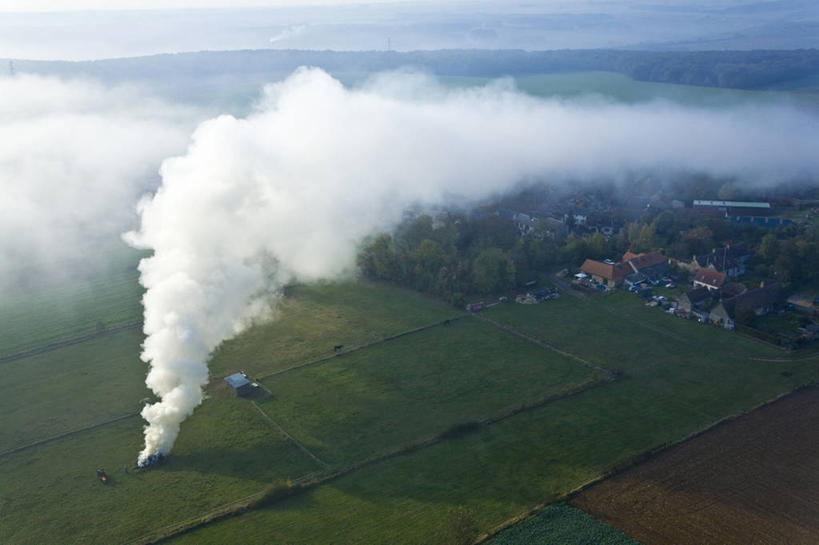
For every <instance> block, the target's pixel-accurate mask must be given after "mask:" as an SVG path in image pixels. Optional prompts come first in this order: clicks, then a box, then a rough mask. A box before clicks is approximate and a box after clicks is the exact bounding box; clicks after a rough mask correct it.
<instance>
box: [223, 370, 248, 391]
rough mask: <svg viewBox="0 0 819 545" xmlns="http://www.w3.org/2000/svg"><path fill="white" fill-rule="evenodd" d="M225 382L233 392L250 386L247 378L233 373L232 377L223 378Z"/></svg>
mask: <svg viewBox="0 0 819 545" xmlns="http://www.w3.org/2000/svg"><path fill="white" fill-rule="evenodd" d="M225 382H227V383H228V384H230V386H231V387H232V388H233V389H234V390H238V389H239V388H241V387H242V386H245V385H247V384H250V381H249V380H247V377H245V376H244V375H243V374H242V373H233V374H232V375H230V376H227V377H225Z"/></svg>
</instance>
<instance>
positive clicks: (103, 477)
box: [97, 468, 108, 484]
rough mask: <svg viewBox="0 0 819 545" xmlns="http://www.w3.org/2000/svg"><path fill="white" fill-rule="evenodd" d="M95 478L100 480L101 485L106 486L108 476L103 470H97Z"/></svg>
mask: <svg viewBox="0 0 819 545" xmlns="http://www.w3.org/2000/svg"><path fill="white" fill-rule="evenodd" d="M97 478H98V479H99V480H100V482H101V483H102V484H108V475H106V474H105V470H104V469H102V468H100V469H97Z"/></svg>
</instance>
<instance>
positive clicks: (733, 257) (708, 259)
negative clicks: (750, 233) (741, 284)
mask: <svg viewBox="0 0 819 545" xmlns="http://www.w3.org/2000/svg"><path fill="white" fill-rule="evenodd" d="M750 257H751V253H750V252H749V251H748V247H747V246H746V245H745V244H744V243H739V244H728V245H726V246H725V247H723V248H714V249H713V250H712V251H711V252H710V253H707V254H702V255H695V256H692V258H691V261H690V262H689V263H679V265H680V267H682V268H684V269H686V270H688V271H690V272H692V273H696V272H697V271H698V270H700V269H705V268H711V269H714V270H716V271H718V272H721V273H725V274H727V275H728V276H730V277H734V278H735V277H737V276H740V275H743V274H745V263H747V261H748V260H749V259H750Z"/></svg>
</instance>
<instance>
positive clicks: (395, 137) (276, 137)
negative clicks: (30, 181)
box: [126, 69, 819, 461]
mask: <svg viewBox="0 0 819 545" xmlns="http://www.w3.org/2000/svg"><path fill="white" fill-rule="evenodd" d="M817 121H818V119H817V117H816V115H815V114H811V113H805V112H801V111H797V110H795V109H792V108H787V107H774V106H770V107H761V106H760V107H752V106H743V107H736V108H728V109H723V110H714V109H698V108H690V107H681V106H678V105H673V104H669V103H662V102H655V103H648V104H640V105H623V104H610V103H602V102H597V103H595V102H589V101H584V102H581V103H575V102H571V101H556V100H549V101H547V100H540V99H535V98H532V97H530V96H527V95H524V94H522V93H519V92H518V91H517V90H516V89H515V88H514V85H513V84H512V82H511V80H499V81H496V82H493V83H492V84H490V85H488V86H485V87H480V88H470V89H451V88H444V87H442V86H440V85H439V84H438V83H437V82H436V81H434V80H432V79H430V78H428V77H425V76H419V75H415V74H407V73H390V74H382V75H380V76H378V77H376V78H373V79H372V80H370V81H369V82H368V83H366V84H365V85H363V86H362V87H361V88H358V89H354V90H350V89H347V88H345V87H344V86H343V85H342V84H341V83H339V82H338V81H337V80H335V79H333V78H332V77H331V76H329V75H328V74H327V73H325V72H324V71H322V70H319V69H301V70H299V71H297V72H296V73H295V74H293V75H292V76H291V77H290V78H288V79H287V80H286V81H284V82H281V83H277V84H273V85H270V86H268V87H266V88H265V91H264V95H263V97H262V99H261V100H260V101H259V104H258V107H257V109H256V111H255V112H254V113H252V114H251V115H248V116H247V117H244V118H236V117H233V116H227V115H225V116H220V117H217V118H214V119H211V120H209V121H206V122H204V123H202V124H201V125H199V127H198V128H197V129H196V131H195V132H194V133H193V136H192V143H191V145H190V147H189V148H188V150H187V152H186V153H185V154H184V155H182V156H179V157H175V158H172V159H168V160H166V161H165V162H164V163H163V164H162V168H161V175H162V185H161V187H160V188H159V189H158V190H157V191H156V193H155V194H154V195H153V196H152V197H150V198H146V199H145V200H143V201H142V202H141V204H140V208H139V209H140V214H141V227H140V229H139V230H137V231H134V232H132V233H129V234H128V235H127V236H126V239H127V240H128V241H129V242H130V243H131V244H132V245H134V246H135V247H137V248H141V249H145V250H150V251H153V256H152V257H150V258H146V259H144V260H143V261H142V262H141V264H140V271H141V282H142V284H143V285H144V286H145V287H146V288H147V294H146V297H145V299H144V303H145V326H144V330H145V333H146V335H147V338H146V341H145V344H144V351H143V354H142V358H143V360H145V361H146V362H150V364H151V371H150V373H149V375H148V378H147V384H148V386H149V387H150V388H151V389H152V390H153V391H154V393H155V394H156V395H157V396H159V397H160V398H161V401H159V402H157V403H155V404H153V405H149V406H146V407H145V409H144V410H143V412H142V415H143V417H144V418H145V419H146V420H147V421H148V423H149V426H148V427H147V428H146V432H145V436H146V445H145V449H144V450H143V451H142V452H141V453H140V460H141V461H145V460H149V459H151V458H150V457H151V456H152V455H154V454H157V453H163V454H164V453H167V452H168V451H169V450H170V449H171V447H172V445H173V442H174V440H175V438H176V436H177V434H178V432H179V426H180V424H181V422H182V421H183V420H184V419H185V418H186V417H187V416H188V415H190V414H191V412H192V411H193V410H194V408H195V407H196V406H197V405H198V404H199V403H201V401H202V395H203V393H202V387H203V386H204V385H205V384H206V382H207V379H208V371H207V367H206V363H205V362H206V361H207V359H208V357H209V354H210V353H211V351H212V350H213V349H214V348H215V347H216V346H218V345H219V344H220V343H221V342H222V341H224V340H225V339H228V338H230V337H231V336H233V335H235V334H236V333H237V332H239V331H241V330H242V329H243V328H244V327H246V326H247V324H249V323H252V322H253V320H254V319H264V318H266V317H267V316H269V314H270V310H271V308H272V306H273V305H275V301H276V294H277V293H278V291H279V289H280V288H281V287H282V286H283V285H284V283H286V282H288V281H290V280H293V279H297V280H300V281H312V280H317V279H325V278H334V277H339V276H343V275H347V274H352V272H353V266H354V258H355V253H356V248H357V246H358V244H360V242H361V240H362V239H363V238H364V237H366V236H368V235H371V234H373V233H375V232H378V231H383V230H389V229H391V228H392V227H394V226H395V225H396V224H397V223H398V222H399V221H400V220H401V217H402V213H403V211H404V210H405V209H406V208H407V207H409V206H421V207H432V206H441V205H447V204H454V205H458V206H461V207H463V206H468V205H469V203H473V202H476V201H478V200H481V199H485V198H487V197H488V196H491V195H495V194H500V193H503V192H505V191H509V190H511V189H514V188H517V187H519V186H520V183H521V182H522V181H524V180H531V181H544V180H546V181H549V182H552V183H560V182H559V181H560V180H569V179H571V180H574V181H576V182H583V181H594V180H600V179H607V180H612V179H613V180H617V181H618V182H619V183H620V184H621V186H622V187H623V189H624V190H625V191H628V187H629V183H630V181H631V180H634V179H635V176H640V175H644V174H645V173H647V172H651V173H655V174H656V173H658V172H666V173H668V175H670V176H679V175H685V174H696V175H704V176H709V177H714V178H730V179H736V180H740V181H741V183H743V184H749V185H753V186H757V187H764V186H765V185H766V184H772V183H774V182H780V181H782V180H797V181H800V180H801V181H806V180H811V181H813V182H815V181H816V178H815V176H816V172H817V167H819V156H817V154H816V153H815V142H816V141H818V140H817V139H818V138H819V123H817Z"/></svg>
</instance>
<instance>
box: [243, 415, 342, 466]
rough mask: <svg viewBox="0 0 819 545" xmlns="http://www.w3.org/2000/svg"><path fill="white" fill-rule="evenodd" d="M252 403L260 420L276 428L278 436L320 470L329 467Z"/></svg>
mask: <svg viewBox="0 0 819 545" xmlns="http://www.w3.org/2000/svg"><path fill="white" fill-rule="evenodd" d="M252 403H253V408H255V409H256V410H257V411H258V412H259V414H260V415H262V418H264V419H265V420H266V421H267V422H268V423H269V424H270V425H271V426H273V427H274V428H276V430H277V431H278V432H279V433H280V434H282V435H283V436H284V438H285V439H287V440H288V441H289V442H290V443H292V444H293V445H295V446H296V447H298V449H299V450H300V451H302V452H303V453H305V454H306V455H307V456H308V457H309V458H310V459H311V460H313V461H314V462H316V463H317V464H318V465H319V466H321V468H322V469H327V468H329V467H330V464H328V463H327V462H325V461H323V460H321V459H320V458H319V457H318V456H316V455H315V454H313V453H312V452H310V451H309V450H308V449H307V447H305V446H304V445H302V444H301V443H299V442H298V441H296V440H295V439H293V437H292V436H291V435H290V434H289V433H287V432H286V431H284V428H282V427H281V426H279V425H278V424H277V423H276V421H275V420H273V419H272V418H270V417H269V416H268V415H267V413H266V412H264V411H263V410H262V408H261V407H259V405H258V404H257V403H256V402H255V401H253V402H252Z"/></svg>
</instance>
